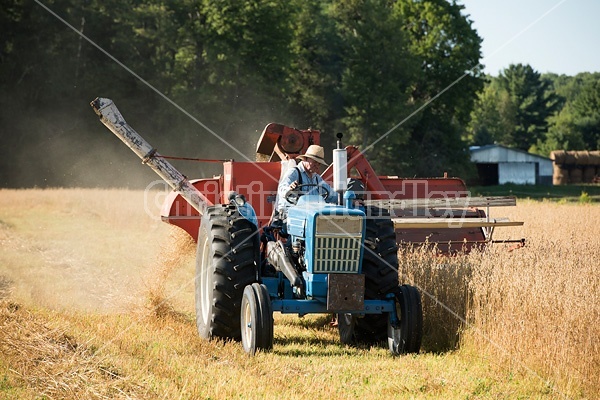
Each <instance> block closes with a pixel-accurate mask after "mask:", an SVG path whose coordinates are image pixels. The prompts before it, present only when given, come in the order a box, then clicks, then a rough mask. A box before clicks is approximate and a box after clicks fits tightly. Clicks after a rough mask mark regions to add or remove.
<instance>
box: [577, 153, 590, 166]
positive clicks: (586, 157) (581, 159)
mask: <svg viewBox="0 0 600 400" xmlns="http://www.w3.org/2000/svg"><path fill="white" fill-rule="evenodd" d="M589 163H590V152H589V151H587V150H583V151H576V152H575V164H576V165H588V164H589Z"/></svg>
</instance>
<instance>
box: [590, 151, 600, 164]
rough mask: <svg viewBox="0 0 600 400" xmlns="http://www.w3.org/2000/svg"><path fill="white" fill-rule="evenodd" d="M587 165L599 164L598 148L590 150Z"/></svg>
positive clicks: (599, 154)
mask: <svg viewBox="0 0 600 400" xmlns="http://www.w3.org/2000/svg"><path fill="white" fill-rule="evenodd" d="M589 161H590V162H589V165H595V166H600V150H594V151H590V155H589Z"/></svg>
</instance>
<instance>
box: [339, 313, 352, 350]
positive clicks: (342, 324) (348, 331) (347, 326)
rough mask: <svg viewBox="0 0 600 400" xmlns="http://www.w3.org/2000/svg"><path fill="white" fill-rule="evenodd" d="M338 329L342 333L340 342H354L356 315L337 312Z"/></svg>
mask: <svg viewBox="0 0 600 400" xmlns="http://www.w3.org/2000/svg"><path fill="white" fill-rule="evenodd" d="M337 323H338V330H339V333H340V342H342V343H343V344H353V343H354V341H355V338H354V327H355V325H356V317H355V316H354V315H352V314H344V313H339V314H337Z"/></svg>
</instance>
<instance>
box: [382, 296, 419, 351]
mask: <svg viewBox="0 0 600 400" xmlns="http://www.w3.org/2000/svg"><path fill="white" fill-rule="evenodd" d="M396 315H397V316H398V318H399V322H398V323H397V324H395V326H393V325H392V324H391V321H390V319H389V318H388V329H387V333H388V347H389V349H390V352H391V353H392V354H394V355H400V354H407V353H418V352H419V350H420V349H421V339H422V337H423V310H422V307H421V295H420V294H419V291H418V290H417V288H416V287H414V286H409V285H402V286H400V287H399V288H398V292H397V293H396Z"/></svg>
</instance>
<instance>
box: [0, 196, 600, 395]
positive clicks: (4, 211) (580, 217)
mask: <svg viewBox="0 0 600 400" xmlns="http://www.w3.org/2000/svg"><path fill="white" fill-rule="evenodd" d="M159 196H160V194H159V193H150V194H145V193H143V192H141V191H128V190H94V189H85V190H84V189H53V190H36V189H30V190H0V398H2V399H23V398H24V399H37V398H49V399H78V398H86V399H87V398H135V399H137V398H139V399H152V398H157V399H158V398H169V399H170V398H187V399H197V398H218V399H229V398H290V399H295V398H298V399H299V398H317V399H319V398H336V399H337V398H342V399H345V398H347V399H356V398H375V399H378V398H450V399H453V398H455V399H459V398H460V399H465V398H489V399H492V398H493V399H497V398H506V399H513V398H552V399H554V398H557V399H563V398H574V399H582V398H587V399H594V398H598V397H599V396H600V384H599V382H600V349H599V344H598V338H600V277H599V275H598V271H597V267H598V265H599V264H600V262H599V260H600V206H599V205H597V204H593V203H592V204H577V203H571V204H559V203H555V202H539V201H519V202H518V205H517V207H511V208H504V209H499V210H493V215H492V216H498V217H499V216H508V217H510V218H511V219H514V220H522V221H524V222H525V225H524V226H523V227H517V228H504V229H502V230H501V229H498V230H497V232H496V238H497V239H502V238H512V239H517V238H522V237H524V238H526V241H527V244H526V246H525V247H524V248H521V249H517V250H513V251H509V250H508V248H507V247H506V246H503V245H498V246H495V247H493V248H489V249H486V250H485V251H482V252H475V253H471V254H469V255H459V256H455V257H450V258H448V257H439V256H435V255H432V254H431V253H429V252H424V251H421V250H419V249H412V250H404V251H401V252H400V266H399V267H400V268H399V271H400V274H401V280H402V281H403V282H407V283H412V284H414V285H417V286H418V287H419V288H420V290H421V293H422V296H423V299H424V318H425V321H424V322H425V325H424V330H425V331H424V334H425V336H424V343H423V348H422V351H421V353H420V354H418V355H412V356H404V357H391V356H389V354H388V353H387V349H386V348H385V347H384V346H381V347H358V348H357V347H348V346H343V345H341V344H340V343H339V340H338V334H337V330H336V329H335V328H332V327H330V326H329V324H328V321H329V320H328V318H327V317H318V316H315V317H310V316H308V317H305V318H302V319H300V318H298V317H295V316H276V319H275V343H274V348H273V351H272V352H270V353H261V354H259V355H257V356H256V357H254V358H251V357H248V356H246V354H245V353H244V352H243V350H242V348H241V345H240V344H239V343H229V342H227V343H223V342H218V341H216V342H206V341H204V340H201V339H200V338H198V337H197V335H196V332H195V323H194V315H193V308H194V306H193V297H194V296H193V290H194V289H193V271H194V260H193V256H194V254H193V253H194V244H193V243H192V242H191V241H190V240H188V239H187V237H186V236H185V235H182V234H180V233H179V232H178V231H177V230H176V229H174V228H171V227H169V226H168V225H166V224H164V223H162V222H160V221H159V220H158V219H157V218H156V216H157V215H158V205H159V204H160V199H159V198H158V197H159Z"/></svg>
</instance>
